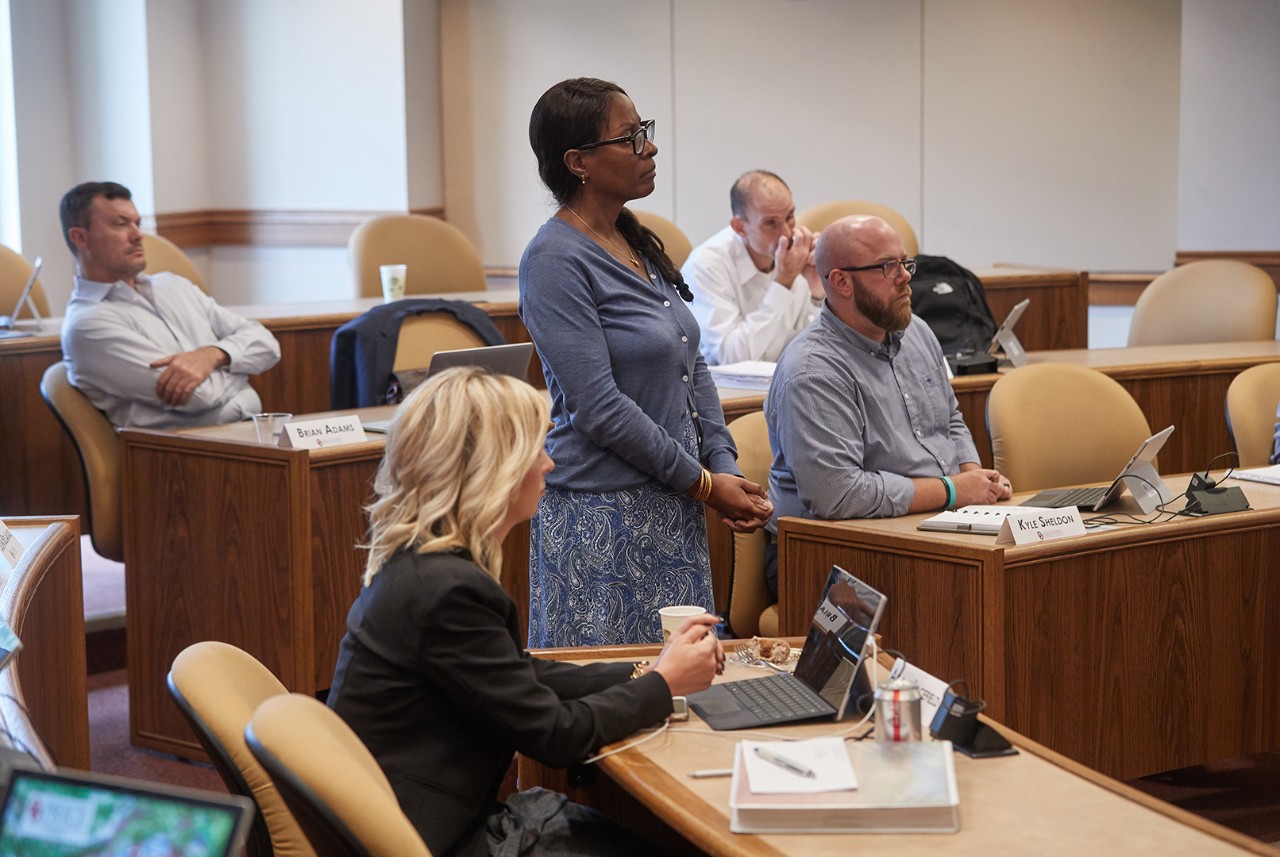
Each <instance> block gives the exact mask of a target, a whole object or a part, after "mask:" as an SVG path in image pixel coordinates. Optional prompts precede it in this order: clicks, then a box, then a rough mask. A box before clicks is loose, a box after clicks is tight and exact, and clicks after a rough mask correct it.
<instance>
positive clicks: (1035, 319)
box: [0, 266, 1088, 515]
mask: <svg viewBox="0 0 1280 857" xmlns="http://www.w3.org/2000/svg"><path fill="white" fill-rule="evenodd" d="M976 273H977V274H978V275H979V276H980V277H981V278H982V280H983V283H984V285H985V286H986V289H987V299H988V302H989V303H990V304H991V308H992V311H993V312H994V313H995V315H996V316H997V317H998V318H1003V317H1004V315H1005V314H1007V313H1008V310H1009V308H1011V307H1012V306H1013V304H1015V303H1017V302H1018V301H1020V300H1022V299H1023V298H1027V297H1030V298H1032V306H1031V308H1029V309H1028V311H1027V313H1026V315H1025V316H1024V317H1023V319H1022V321H1021V322H1020V324H1019V327H1018V332H1019V335H1020V336H1021V337H1022V342H1023V345H1024V346H1026V347H1027V348H1033V349H1034V348H1083V347H1084V346H1085V345H1087V344H1088V329H1087V311H1088V308H1087V300H1088V296H1087V292H1088V289H1087V279H1088V277H1087V275H1085V274H1082V273H1080V272H1078V271H1063V270H1056V269H1040V268H1030V267H1017V266H1001V267H997V268H985V269H979V270H978V271H977V272H976ZM490 286H491V288H490V290H489V291H486V292H459V293H453V294H443V295H434V296H433V297H443V298H456V299H459V300H469V301H472V302H474V303H476V305H477V306H479V307H480V308H482V309H484V310H485V311H486V312H487V313H488V314H489V316H490V318H492V319H493V321H494V324H496V325H497V327H498V329H499V330H501V331H502V333H503V335H504V336H506V337H507V339H508V340H509V341H511V342H528V341H529V334H528V332H527V331H526V330H525V329H524V325H523V324H522V323H521V321H520V317H519V315H518V314H517V312H516V299H517V289H516V281H515V279H514V278H513V277H494V278H491V279H490ZM380 302H381V301H379V300H378V299H376V298H360V299H351V300H339V301H322V302H315V303H298V304H271V305H250V306H234V307H231V309H233V310H235V311H236V312H238V313H240V314H241V315H244V316H246V317H248V318H254V319H257V320H259V321H261V322H262V323H263V324H265V325H266V326H267V328H268V329H269V330H270V331H271V332H272V333H273V334H275V336H276V338H277V339H278V340H279V341H280V352H281V357H280V362H279V364H277V365H276V367H275V368H273V369H271V370H270V371H269V372H265V373H263V374H262V375H260V376H258V377H257V378H256V379H254V382H253V385H254V387H255V388H256V389H257V390H258V392H259V394H260V395H261V396H262V402H263V407H264V408H265V409H267V410H271V411H286V412H288V413H293V414H308V413H315V412H317V411H323V410H326V409H328V408H329V342H330V340H331V339H332V338H333V332H334V331H335V330H337V329H338V328H339V327H341V326H342V325H343V324H345V323H346V322H348V321H350V320H351V319H353V318H355V317H356V316H358V315H360V314H361V313H363V312H366V311H367V310H369V309H370V308H372V307H374V306H376V305H377V304H379V303H380ZM61 323H62V320H61V319H49V320H46V321H45V322H44V324H43V325H42V326H41V327H40V328H39V330H38V331H36V333H37V335H35V336H31V337H27V338H24V339H12V340H4V341H0V390H6V391H9V392H8V395H7V398H6V400H5V407H4V409H3V411H0V436H3V437H4V438H5V442H4V443H3V444H0V473H4V474H6V477H7V478H6V479H5V480H4V481H3V482H0V513H3V514H9V515H38V514H48V515H52V514H59V515H63V514H76V515H82V514H84V511H85V510H84V488H83V484H82V480H81V477H80V463H79V461H78V459H77V458H76V454H75V450H74V449H73V448H72V446H71V442H70V441H69V440H68V439H67V437H66V434H65V433H64V432H63V431H62V428H61V427H60V426H59V425H58V423H57V421H56V420H55V419H54V417H53V415H52V414H51V413H50V412H49V409H48V408H47V407H46V406H45V404H44V402H43V401H41V399H40V378H41V376H42V375H43V374H44V371H45V369H47V368H49V366H51V365H52V364H54V363H56V362H58V361H59V360H61V359H62V345H61V343H60V341H59V337H58V331H59V329H60V327H61ZM20 326H21V327H24V328H28V329H30V325H29V323H26V322H24V323H22V325H20ZM536 371H537V372H538V373H540V372H541V369H540V367H538V368H537V369H536ZM535 380H536V379H535Z"/></svg>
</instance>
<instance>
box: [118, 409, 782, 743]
mask: <svg viewBox="0 0 1280 857" xmlns="http://www.w3.org/2000/svg"><path fill="white" fill-rule="evenodd" d="M743 395H744V394H742V393H737V394H736V395H735V393H734V392H733V391H722V396H723V401H724V403H725V405H726V407H728V408H730V409H732V408H733V406H734V405H733V403H734V402H735V401H736V400H737V398H740V397H742V396H743ZM745 396H746V397H747V398H748V399H753V397H756V396H758V394H756V393H746V394H745ZM753 400H754V399H753ZM756 407H757V408H758V407H759V405H758V403H757V404H756ZM391 412H392V409H391V408H371V409H369V410H367V411H362V412H361V415H362V416H363V417H365V418H366V419H383V418H386V417H387V416H389V415H390V414H391ZM313 416H314V415H313ZM299 418H303V417H301V416H300V417H299ZM120 437H121V442H122V444H123V451H122V458H121V462H122V468H121V469H122V472H123V474H124V486H123V491H124V495H123V496H124V504H125V555H126V556H127V557H128V569H129V573H128V574H127V575H126V576H125V599H126V610H127V613H128V616H129V634H128V667H129V701H130V733H131V738H132V741H133V743H134V744H135V745H137V746H141V747H149V748H151V749H155V750H161V751H164V752H169V753H176V754H178V755H182V756H189V757H190V756H196V757H202V756H203V753H202V751H201V750H200V747H199V744H198V743H197V742H196V740H195V737H194V736H193V735H192V734H191V733H190V732H189V730H188V729H187V726H186V724H185V722H184V721H183V719H182V717H181V716H180V715H179V714H178V711H177V709H176V708H175V707H174V706H173V703H172V702H171V701H170V699H169V697H168V693H167V692H166V691H165V683H164V680H165V676H166V675H167V674H168V672H169V666H170V665H171V664H172V663H173V659H174V657H175V656H176V655H177V654H178V652H180V651H182V649H183V648H184V647H186V646H187V645H189V644H191V643H194V642H197V641H199V640H222V641H224V642H228V643H232V644H234V645H236V646H239V647H241V648H243V649H244V650H246V651H247V652H249V653H250V654H252V655H254V656H255V657H257V658H258V659H259V660H261V661H262V662H263V663H264V664H265V665H266V666H267V668H268V669H270V670H271V671H272V672H274V673H275V674H276V675H277V676H278V677H279V679H280V681H281V682H283V683H284V685H285V686H286V687H288V688H289V689H290V690H293V691H299V692H302V693H314V692H315V691H317V690H322V689H324V688H327V687H328V686H329V682H330V680H331V679H332V678H333V667H334V663H335V661H336V658H337V653H338V641H339V640H340V639H341V638H342V634H343V633H344V631H345V628H346V617H347V611H348V610H349V609H350V607H351V603H352V602H353V601H354V600H355V598H356V595H357V594H358V592H359V587H360V577H361V574H362V573H363V569H364V566H363V562H364V552H363V551H360V550H358V549H357V545H359V544H360V543H362V542H363V541H364V539H365V526H366V522H365V515H364V505H365V504H366V503H367V502H368V501H369V500H370V498H371V494H372V489H371V485H372V479H373V474H374V471H375V470H376V469H377V466H378V463H379V462H380V461H381V459H382V449H383V438H382V436H381V435H376V434H370V435H369V437H370V440H369V442H367V443H362V444H354V445H351V446H343V447H336V448H332V449H318V450H311V451H308V450H297V449H279V448H277V447H273V446H263V445H261V444H258V443H257V442H256V438H255V435H254V429H253V425H252V424H251V423H243V422H242V423H236V424H233V425H227V426H215V427H209V428H200V429H191V430H187V431H180V432H174V431H141V430H127V431H124V432H122V433H121V435H120ZM712 556H713V560H712V562H713V571H712V577H713V581H712V583H713V587H714V589H715V592H716V593H717V597H718V598H721V599H723V598H725V597H726V593H727V592H728V576H729V565H728V560H729V557H728V556H726V555H725V554H724V553H723V549H722V548H719V547H718V548H716V549H714V550H713V554H712ZM528 570H529V528H528V525H527V524H522V525H520V526H517V527H515V528H514V529H513V530H512V531H511V533H510V534H509V535H508V536H507V539H506V542H505V543H504V544H503V585H504V587H505V588H506V589H507V591H508V593H510V595H511V597H512V599H513V600H514V601H515V602H516V604H517V605H518V606H519V608H520V611H521V621H522V623H524V627H526V628H527V627H528V624H527V622H528V616H527V612H528V605H529V585H528Z"/></svg>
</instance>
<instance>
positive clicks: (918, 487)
mask: <svg viewBox="0 0 1280 857" xmlns="http://www.w3.org/2000/svg"><path fill="white" fill-rule="evenodd" d="M814 261H815V265H816V267H817V270H818V271H819V272H820V273H821V275H822V282H823V287H824V290H825V292H826V302H825V304H824V306H823V308H822V311H821V312H820V313H819V315H818V318H817V320H816V321H815V322H814V323H813V324H812V325H810V326H809V327H808V328H806V329H805V330H803V331H801V333H800V334H799V335H798V336H796V338H795V339H794V340H792V342H791V344H790V345H788V346H787V348H786V350H785V351H784V352H783V353H782V357H781V358H780V359H779V361H778V368H777V371H776V372H775V373H774V376H773V383H772V384H771V385H770V387H769V394H768V396H767V397H766V398H765V405H764V411H765V418H766V420H767V421H768V424H769V445H770V446H771V447H772V450H773V456H774V459H773V466H772V467H771V468H770V471H769V497H770V499H771V500H773V502H774V514H773V518H772V519H771V520H770V522H769V525H768V528H769V530H770V532H771V533H773V534H776V533H777V526H778V519H779V518H781V517H785V516H788V515H791V516H797V517H803V518H817V519H821V520H841V519H847V518H886V517H894V516H898V515H906V514H910V513H913V512H925V511H931V510H939V509H952V508H956V507H959V506H967V505H971V504H975V503H992V502H995V501H997V500H1004V499H1007V498H1008V497H1009V496H1010V495H1011V494H1012V493H1013V488H1012V486H1011V485H1010V484H1009V480H1008V479H1006V478H1005V477H1004V476H1002V475H1001V474H1000V473H999V472H997V471H995V470H988V469H985V468H983V467H982V466H981V465H980V463H979V459H978V451H977V448H976V447H975V446H974V444H973V437H972V436H971V435H970V434H969V429H968V427H967V426H965V424H964V418H963V417H962V416H961V415H960V409H959V406H958V404H957V402H956V397H955V394H954V393H953V392H952V390H951V384H950V382H949V380H948V378H947V368H946V362H945V360H944V359H943V354H942V347H941V346H940V345H939V344H938V339H937V337H935V336H934V335H933V332H932V331H931V330H930V329H929V326H928V325H927V324H925V323H924V322H923V321H922V320H920V319H919V318H917V317H916V316H913V315H912V314H911V285H910V284H911V274H912V273H914V271H915V260H914V259H909V258H907V254H906V250H905V249H904V248H903V245H902V239H901V238H900V237H899V236H898V233H897V232H895V231H894V229H893V227H891V226H890V225H889V224H888V223H886V222H885V221H883V220H881V219H880V218H878V217H862V216H859V217H846V218H843V219H841V220H837V221H836V222H835V223H833V224H831V225H830V226H828V227H827V228H826V229H825V230H823V232H822V237H821V238H820V239H819V241H818V246H817V249H816V251H815V260H814ZM770 549H771V550H770V554H771V557H772V559H773V563H772V566H771V568H770V569H769V572H771V573H772V577H771V579H770V586H771V588H772V589H773V590H774V592H775V594H776V592H777V572H776V567H777V566H776V549H775V548H774V546H773V545H772V544H771V545H770Z"/></svg>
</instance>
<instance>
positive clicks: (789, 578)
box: [779, 477, 1280, 779]
mask: <svg viewBox="0 0 1280 857" xmlns="http://www.w3.org/2000/svg"><path fill="white" fill-rule="evenodd" d="M1166 481H1168V483H1169V485H1170V487H1171V488H1172V489H1173V490H1174V491H1175V492H1177V491H1181V490H1182V488H1183V487H1185V484H1186V478H1185V477H1174V478H1171V479H1167V480H1166ZM1240 484H1241V487H1242V488H1243V490H1244V493H1245V494H1246V496H1247V497H1248V498H1249V500H1250V502H1251V504H1252V505H1253V506H1254V511H1248V512H1241V513H1237V514H1232V515H1217V516H1213V517H1208V518H1178V519H1176V520H1173V521H1170V522H1167V523H1159V524H1151V525H1145V526H1126V527H1119V528H1116V529H1113V530H1110V531H1107V532H1094V533H1090V534H1087V535H1085V536H1082V537H1079V538H1073V539H1063V540H1059V541H1053V542H1046V543H1042V544H1037V545H1028V546H1024V547H1000V546H997V545H996V544H995V542H994V539H993V538H992V537H990V536H969V535H952V534H944V533H925V532H921V531H919V530H917V529H916V525H917V524H918V523H919V521H920V520H922V519H923V518H925V517H927V515H910V516H907V517H903V518H896V519H883V520H866V521H830V522H822V521H803V520H800V519H797V518H787V519H784V520H783V522H782V526H781V527H780V538H779V558H780V560H779V562H780V570H779V585H780V589H781V592H780V605H779V606H780V617H779V618H780V624H781V629H782V631H783V633H788V634H797V633H801V632H803V631H804V630H805V629H806V628H807V627H808V622H809V618H810V616H811V615H812V610H813V605H814V604H815V603H816V602H817V598H818V594H819V593H820V591H821V586H822V582H823V581H824V580H825V579H826V575H827V572H828V570H829V569H830V567H831V565H832V564H833V563H836V564H839V565H841V566H843V567H844V568H847V569H849V570H851V571H853V572H854V573H855V574H857V575H858V576H859V577H860V578H862V579H864V580H866V581H867V582H868V583H870V584H871V585H872V586H875V587H876V588H878V589H880V590H881V591H883V592H884V593H885V594H886V595H887V596H888V605H887V608H886V612H885V617H884V621H883V623H882V624H881V630H882V631H883V632H884V634H885V636H886V638H889V639H892V640H894V642H895V645H896V646H897V648H899V649H901V650H902V651H903V652H904V653H905V654H906V655H907V656H908V657H909V658H910V659H911V660H912V661H913V662H914V663H917V664H919V665H920V666H921V667H923V668H924V669H926V670H928V671H929V672H931V673H933V674H934V675H936V676H938V677H939V678H942V679H944V680H947V681H950V680H953V679H960V678H964V679H966V680H967V681H968V682H969V687H970V688H971V690H972V692H973V694H974V695H975V696H980V697H984V698H985V699H986V700H987V711H988V712H989V713H990V714H991V716H992V717H994V718H996V719H997V720H999V721H1000V722H1001V723H1005V724H1008V725H1009V726H1010V727H1012V728H1014V729H1016V730H1018V731H1019V732H1022V733H1024V734H1026V735H1028V736H1029V737H1031V738H1032V739H1034V740H1036V741H1040V742H1042V743H1044V744H1046V745H1047V746H1049V747H1050V748H1052V749H1054V750H1056V751H1058V752H1061V753H1063V754H1065V755H1067V756H1069V757H1071V758H1073V759H1076V760H1078V761H1080V762H1083V763H1084V764H1085V765H1087V766H1089V767H1090V768H1094V769H1096V770H1100V771H1102V772H1103V773H1105V774H1108V775H1110V776H1114V777H1116V778H1118V779H1131V778H1134V777H1139V776H1145V775H1148V774H1153V773H1157V772H1160V771H1167V770H1171V769H1174V768H1181V767H1185V766H1188V765H1195V764H1200V763H1203V762H1207V761H1210V760H1213V759H1223V758H1232V757H1235V756H1240V755H1244V754H1247V753H1255V752H1260V751H1267V750H1273V749H1275V748H1276V747H1280V718H1277V717H1276V716H1275V701H1276V699H1278V698H1280V567H1278V566H1277V565H1276V560H1275V558H1276V557H1277V556H1280V488H1276V487H1272V486H1266V485H1258V484H1253V483H1249V484H1245V483H1240ZM1026 497H1027V495H1025V494H1024V495H1021V496H1019V497H1015V500H1025V499H1026ZM1126 500H1127V501H1128V502H1129V503H1132V500H1131V498H1127V497H1126Z"/></svg>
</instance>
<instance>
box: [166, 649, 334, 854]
mask: <svg viewBox="0 0 1280 857" xmlns="http://www.w3.org/2000/svg"><path fill="white" fill-rule="evenodd" d="M288 692H289V691H288V690H287V689H286V688H285V686H284V685H282V684H281V683H280V681H279V679H277V678H276V677H275V676H274V675H272V674H271V671H270V670H268V669H267V668H266V667H264V666H263V665H262V664H261V663H259V662H258V659H257V658H255V657H253V656H252V655H250V654H249V653H248V652H245V651H242V650H240V649H237V648H236V647H235V646H231V645H228V644H226V643H219V642H213V641H209V642H203V643H194V644H192V645H190V646H187V648H185V649H183V650H182V652H180V653H179V654H178V657H176V658H174V661H173V668H172V669H171V670H170V671H169V693H170V694H171V695H172V696H173V701H174V702H175V703H177V705H178V709H179V710H180V711H182V713H183V715H184V716H185V717H186V718H187V722H188V723H190V724H191V728H192V729H193V730H194V731H195V733H196V737H198V738H199V739H200V744H201V746H203V747H204V749H205V752H207V753H208V754H209V759H210V760H211V761H212V762H213V766H214V767H215V768H217V770H218V773H219V774H220V775H221V776H222V781H223V782H224V783H226V786H227V789H228V790H230V791H231V793H232V794H239V795H244V796H245V797H247V798H250V799H252V800H253V802H254V803H255V804H256V805H257V807H258V814H257V816H256V817H255V818H254V820H253V828H252V830H251V831H250V833H249V841H248V843H247V848H246V851H247V853H248V855H249V857H273V855H274V857H286V855H290V857H303V855H306V857H310V855H313V854H315V851H314V850H313V849H312V848H311V843H310V842H308V841H307V837H306V836H305V835H304V834H303V832H302V828H301V827H299V826H298V822H296V821H294V819H293V814H292V813H290V812H289V808H288V807H287V806H285V803H284V799H283V798H281V797H280V793H279V792H277V791H276V787H275V786H274V785H273V784H272V783H271V778H270V777H269V776H267V772H266V771H264V770H263V769H262V766H261V765H259V764H258V760H257V759H255V758H254V757H253V754H252V753H250V752H249V746H248V745H247V744H245V741H244V730H245V727H247V726H248V725H249V721H250V720H251V719H252V718H253V713H254V711H256V710H257V708H258V706H259V705H261V704H262V703H263V702H264V701H266V700H267V699H270V698H271V697H273V696H283V695H284V694H286V693H288Z"/></svg>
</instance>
